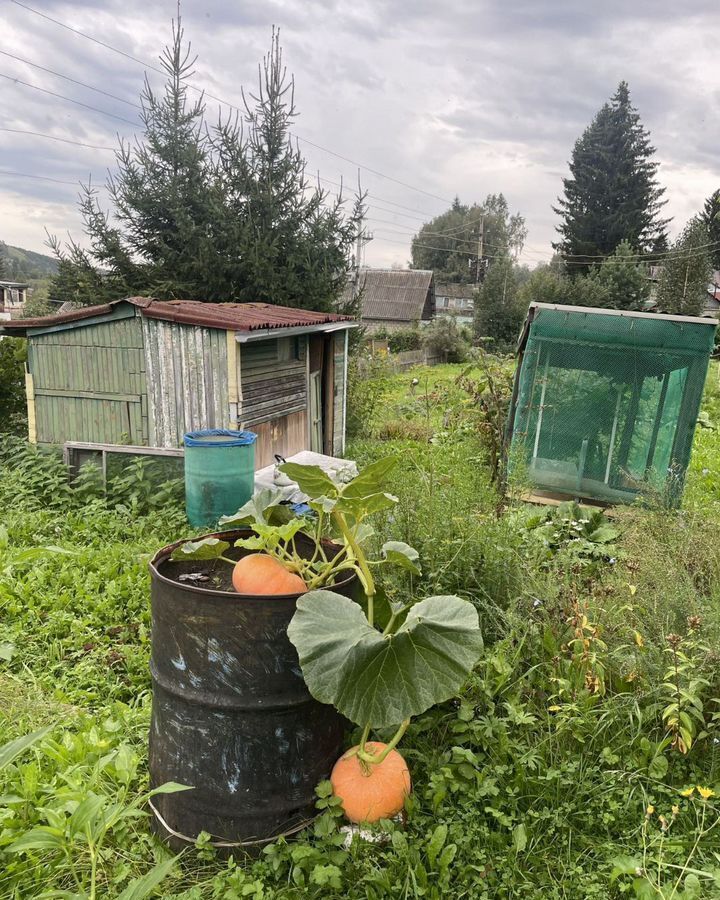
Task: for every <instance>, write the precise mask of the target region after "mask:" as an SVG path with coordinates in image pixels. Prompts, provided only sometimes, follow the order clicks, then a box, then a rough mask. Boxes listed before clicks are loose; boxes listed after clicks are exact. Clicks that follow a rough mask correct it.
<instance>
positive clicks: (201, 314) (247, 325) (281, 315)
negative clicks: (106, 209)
mask: <svg viewBox="0 0 720 900" xmlns="http://www.w3.org/2000/svg"><path fill="white" fill-rule="evenodd" d="M120 303H131V304H132V305H133V306H135V307H137V308H138V309H139V310H140V313H141V315H143V316H147V317H148V318H150V319H163V320H165V321H168V322H179V323H181V324H183V325H200V326H203V327H205V328H223V329H226V330H229V331H261V330H265V329H274V328H297V327H310V326H312V325H326V324H329V323H331V322H349V321H352V317H351V316H343V315H339V314H338V313H325V312H315V311H313V310H307V309H293V308H292V307H289V306H273V304H271V303H203V302H201V301H200V300H153V299H152V298H149V297H128V298H127V299H125V300H114V301H113V302H112V303H104V304H101V305H98V306H85V307H82V308H81V309H73V310H69V311H67V312H60V313H57V314H56V315H54V316H43V317H42V318H36V319H16V320H15V321H13V322H7V323H3V326H2V330H3V331H13V332H22V331H27V330H28V328H50V327H52V326H53V325H62V324H65V323H66V322H76V321H80V320H82V319H88V318H92V317H94V316H105V315H109V314H110V313H112V311H113V309H114V308H115V307H117V306H118V304H120Z"/></svg>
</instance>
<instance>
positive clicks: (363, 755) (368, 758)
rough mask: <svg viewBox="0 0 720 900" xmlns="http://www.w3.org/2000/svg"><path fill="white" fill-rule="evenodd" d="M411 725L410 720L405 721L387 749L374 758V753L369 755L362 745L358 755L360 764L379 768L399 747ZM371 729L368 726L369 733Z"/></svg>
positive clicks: (362, 744)
mask: <svg viewBox="0 0 720 900" xmlns="http://www.w3.org/2000/svg"><path fill="white" fill-rule="evenodd" d="M409 724H410V719H405V721H404V722H403V723H402V724H401V725H400V727H399V728H398V730H397V731H396V732H395V734H394V735H393V738H392V740H391V741H390V743H389V744H388V745H387V746H386V747H385V749H384V750H383V751H382V752H380V753H377V754H376V755H375V756H373V754H372V753H367V752H366V751H365V749H364V747H365V744H364V743H361V744H360V749H358V754H357V755H358V759H359V760H360V762H361V763H365V764H366V765H368V766H379V765H380V763H381V762H382V761H383V760H384V759H385V757H386V756H387V755H388V754H389V753H391V752H392V751H393V750H394V749H395V748H396V747H397V745H398V744H399V742H400V739H401V738H402V736H403V735H404V734H405V732H406V731H407V728H408V725H409ZM369 729H370V726H369V725H368V726H367V730H368V732H369ZM364 735H365V732H363V736H364Z"/></svg>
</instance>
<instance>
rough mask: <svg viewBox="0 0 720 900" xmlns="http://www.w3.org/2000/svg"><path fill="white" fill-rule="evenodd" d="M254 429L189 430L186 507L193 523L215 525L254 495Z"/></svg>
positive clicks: (187, 439) (187, 437) (186, 440)
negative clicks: (221, 517)
mask: <svg viewBox="0 0 720 900" xmlns="http://www.w3.org/2000/svg"><path fill="white" fill-rule="evenodd" d="M256 440H257V435H256V434H253V432H252V431H231V430H229V429H224V428H211V429H208V430H206V431H190V432H188V433H187V434H186V435H185V436H184V438H183V441H184V443H185V509H186V511H187V517H188V520H189V522H190V524H191V525H195V526H201V525H215V524H216V523H217V520H218V519H219V518H220V516H229V515H232V514H233V513H235V512H237V511H238V509H240V507H241V506H242V505H243V504H244V503H247V501H248V500H249V499H250V497H252V495H253V489H254V486H255V441H256Z"/></svg>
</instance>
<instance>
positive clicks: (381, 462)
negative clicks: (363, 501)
mask: <svg viewBox="0 0 720 900" xmlns="http://www.w3.org/2000/svg"><path fill="white" fill-rule="evenodd" d="M397 461H398V460H397V456H384V457H383V458H382V459H378V460H376V461H375V462H374V463H370V465H369V466H365V468H364V469H363V470H362V472H360V474H359V475H356V476H355V477H354V478H353V480H352V481H350V482H348V484H346V485H345V487H344V488H343V491H342V495H343V497H346V498H348V499H353V500H356V499H358V498H359V497H367V496H369V495H370V494H377V493H380V492H382V486H383V482H384V480H385V476H386V475H387V474H388V472H389V471H390V470H391V469H393V468H394V467H395V466H396V465H397Z"/></svg>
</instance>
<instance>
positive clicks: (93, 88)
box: [0, 50, 142, 110]
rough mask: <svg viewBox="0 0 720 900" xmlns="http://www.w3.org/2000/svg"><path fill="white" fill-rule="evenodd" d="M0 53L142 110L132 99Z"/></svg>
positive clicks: (2, 51)
mask: <svg viewBox="0 0 720 900" xmlns="http://www.w3.org/2000/svg"><path fill="white" fill-rule="evenodd" d="M0 53H1V54H2V55H3V56H7V57H9V58H10V59H15V60H17V61H18V62H21V63H24V64H25V65H26V66H32V67H33V68H34V69H40V71H41V72H47V73H48V75H54V76H55V77H56V78H63V79H64V80H65V81H69V82H71V83H72V84H77V85H78V86H79V87H84V88H87V89H88V90H89V91H95V93H96V94H102V95H103V96H104V97H110V99H111V100H117V101H118V102H119V103H125V104H126V105H127V106H132V107H133V109H139V110H142V106H139V105H138V104H137V103H133V102H132V100H125V99H124V98H123V97H118V96H117V94H110V93H108V92H107V91H103V90H102V89H101V88H97V87H93V86H92V85H91V84H86V83H85V82H84V81H78V80H77V79H76V78H71V77H70V76H69V75H63V74H62V72H56V71H55V70H54V69H46V68H45V66H40V65H38V64H37V63H34V62H30V60H29V59H24V58H23V57H22V56H15V55H14V54H12V53H8V52H7V50H0Z"/></svg>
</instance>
